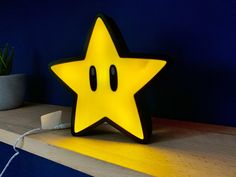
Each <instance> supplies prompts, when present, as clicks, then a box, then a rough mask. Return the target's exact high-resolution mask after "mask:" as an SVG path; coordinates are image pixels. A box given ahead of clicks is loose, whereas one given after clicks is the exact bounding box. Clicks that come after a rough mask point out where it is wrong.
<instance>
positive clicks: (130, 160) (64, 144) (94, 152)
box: [36, 132, 179, 177]
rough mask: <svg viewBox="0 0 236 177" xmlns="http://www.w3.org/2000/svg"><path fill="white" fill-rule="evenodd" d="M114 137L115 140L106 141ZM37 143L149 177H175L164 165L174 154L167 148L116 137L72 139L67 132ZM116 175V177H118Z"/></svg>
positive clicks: (108, 135)
mask: <svg viewBox="0 0 236 177" xmlns="http://www.w3.org/2000/svg"><path fill="white" fill-rule="evenodd" d="M62 134H63V136H62ZM36 136H37V135H36ZM114 136H115V140H112V139H110V138H112V137H114ZM41 139H42V140H43V141H45V142H48V143H49V144H51V145H53V146H57V147H61V148H64V149H67V150H70V151H73V152H77V153H79V154H83V155H87V156H90V157H92V158H95V159H99V160H103V161H106V162H109V163H112V164H116V165H119V166H122V167H125V168H129V169H132V170H135V171H139V172H142V173H146V174H149V175H152V176H158V177H168V176H171V177H172V176H179V175H176V174H175V173H174V171H173V170H174V169H173V168H172V167H171V166H169V163H168V160H169V159H170V157H172V155H173V157H175V156H176V155H175V152H172V151H171V150H168V148H161V147H157V146H156V145H153V146H152V145H143V144H138V143H135V142H132V141H131V142H130V141H128V140H127V139H123V137H122V136H121V135H119V134H115V133H112V134H107V135H96V136H95V137H72V136H70V135H69V132H68V133H65V132H64V133H61V134H60V135H57V134H56V133H55V134H50V133H49V134H47V135H46V136H45V135H44V136H41ZM91 168H93V167H91ZM94 168H96V167H94ZM173 174H175V175H173ZM117 175H118V176H119V174H117Z"/></svg>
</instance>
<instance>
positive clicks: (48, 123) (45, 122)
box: [41, 110, 62, 130]
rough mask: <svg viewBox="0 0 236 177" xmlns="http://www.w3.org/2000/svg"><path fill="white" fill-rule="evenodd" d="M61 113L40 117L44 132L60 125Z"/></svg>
mask: <svg viewBox="0 0 236 177" xmlns="http://www.w3.org/2000/svg"><path fill="white" fill-rule="evenodd" d="M61 115H62V111H61V110H59V111H56V112H51V113H48V114H45V115H42V116H41V128H42V129H44V130H52V129H54V128H55V127H56V126H58V125H60V124H61V123H62V122H61Z"/></svg>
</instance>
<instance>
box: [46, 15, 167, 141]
mask: <svg viewBox="0 0 236 177" xmlns="http://www.w3.org/2000/svg"><path fill="white" fill-rule="evenodd" d="M111 30H112V29H111V28H110V26H109V24H108V23H107V21H106V18H105V17H104V16H98V17H97V19H96V21H95V24H94V27H93V30H92V33H91V35H90V39H89V41H88V44H87V46H86V47H87V49H86V52H85V54H84V58H83V59H82V60H79V59H74V60H64V61H60V62H56V63H54V64H52V65H51V66H50V69H51V70H52V71H53V73H54V74H55V75H56V76H57V77H58V78H60V80H61V81H63V83H64V84H66V86H67V87H69V88H70V89H71V90H72V91H73V92H74V93H75V95H76V98H77V99H76V103H75V106H74V115H73V118H72V125H73V127H72V134H73V135H81V134H83V133H84V132H87V130H88V129H89V128H91V127H94V126H96V125H98V124H100V123H102V122H104V121H106V122H108V123H110V124H111V125H113V126H115V127H116V128H117V129H119V130H120V131H123V132H125V133H127V134H129V135H132V136H133V137H134V138H135V139H136V140H139V141H141V142H142V141H143V142H144V141H145V140H146V139H147V134H146V133H145V132H146V130H145V126H144V124H145V120H144V119H142V116H140V114H139V110H138V109H137V106H136V102H135V98H134V95H135V94H136V93H137V92H138V91H139V90H140V89H141V88H142V87H143V86H144V85H146V84H147V83H148V82H149V81H150V80H151V79H152V78H153V77H154V76H155V75H156V74H157V73H158V72H159V71H160V70H161V69H162V68H163V67H164V65H165V64H166V61H163V60H158V59H149V58H128V57H127V58H126V57H123V56H122V57H121V56H120V54H119V52H120V51H119V48H118V47H117V44H116V43H115V41H116V40H115V39H114V37H115V34H113V32H112V31H111Z"/></svg>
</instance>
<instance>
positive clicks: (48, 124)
mask: <svg viewBox="0 0 236 177" xmlns="http://www.w3.org/2000/svg"><path fill="white" fill-rule="evenodd" d="M61 114H62V112H61V111H56V112H52V113H49V114H46V115H43V116H41V128H35V129H32V130H29V131H27V132H25V133H23V134H22V135H20V136H19V137H18V138H17V140H16V142H15V144H14V146H13V150H14V151H15V154H13V155H12V157H11V158H10V159H9V160H8V162H7V164H6V165H5V167H4V168H3V170H2V172H1V174H0V177H3V174H4V173H5V171H6V170H7V168H8V166H9V165H10V163H11V162H12V160H13V159H14V158H15V157H16V156H18V155H19V153H20V152H19V151H18V150H17V145H18V144H19V142H21V141H22V140H23V139H24V137H25V136H27V135H30V134H33V133H36V132H42V131H44V130H61V129H66V128H70V127H71V124H70V123H61ZM49 118H50V119H51V120H50V119H49Z"/></svg>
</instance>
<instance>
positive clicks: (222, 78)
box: [0, 0, 236, 126]
mask: <svg viewBox="0 0 236 177" xmlns="http://www.w3.org/2000/svg"><path fill="white" fill-rule="evenodd" d="M97 12H104V13H105V14H106V15H108V16H110V17H111V18H112V19H113V20H114V21H115V22H116V24H117V26H118V27H119V28H120V31H121V33H122V35H123V38H124V40H125V41H126V44H127V46H128V48H129V50H130V51H131V52H137V53H139V52H140V53H154V54H156V55H159V56H162V57H167V58H168V59H169V61H170V62H169V65H168V67H167V68H166V70H165V71H163V72H162V73H161V75H160V77H159V78H158V79H156V80H155V82H154V84H153V87H152V88H149V90H148V91H147V92H146V95H147V98H148V100H149V102H150V107H151V109H152V112H153V114H154V115H156V116H160V117H167V118H174V119H185V120H191V121H203V122H210V123H217V124H226V125H232V126H236V111H235V107H236V77H235V76H236V60H235V58H236V52H235V41H236V35H235V31H236V3H235V1H231V0H230V1H223V0H215V1H211V0H207V1H206V0H204V1H203V0H198V1H183V0H179V1H174V0H149V1H144V0H143V1H137V0H129V1H127V0H119V1H117V0H114V1H109V0H97V1H95V0H94V1H92V0H86V1H81V0H70V1H58V0H57V1H56V0H51V1H43V0H34V1H30V0H22V1H17V0H11V1H9V0H1V1H0V19H1V20H0V22H1V26H0V44H4V43H5V42H9V43H11V44H12V45H14V46H15V48H16V58H15V61H14V68H13V72H14V73H19V72H25V73H27V74H29V80H30V86H29V91H28V95H27V99H29V100H33V101H39V102H44V103H53V104H61V105H71V102H72V97H71V94H70V93H67V92H66V91H65V89H64V88H63V87H62V86H61V85H59V83H58V82H57V81H56V80H55V78H53V77H52V76H51V75H50V73H49V71H48V68H47V66H48V63H50V62H51V61H54V60H57V59H59V58H64V57H71V56H79V55H81V53H82V48H83V44H84V42H85V39H86V35H87V33H88V29H89V28H90V26H91V23H92V21H93V18H94V17H95V15H96V13H97Z"/></svg>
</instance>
